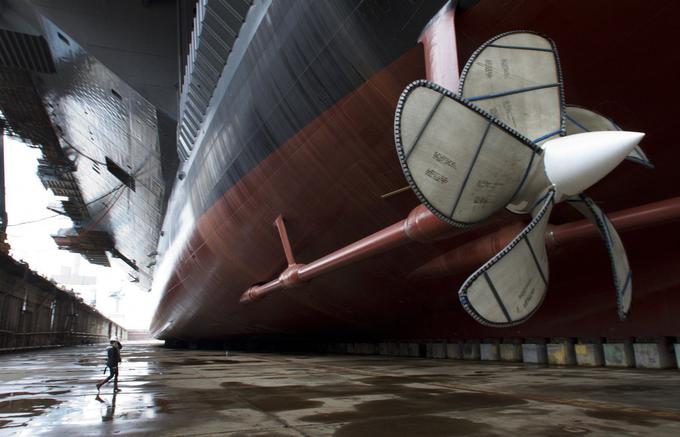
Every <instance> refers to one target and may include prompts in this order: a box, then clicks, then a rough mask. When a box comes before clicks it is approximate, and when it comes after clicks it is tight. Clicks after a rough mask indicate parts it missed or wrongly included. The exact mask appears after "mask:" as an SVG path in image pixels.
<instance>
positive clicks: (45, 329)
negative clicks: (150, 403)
mask: <svg viewBox="0 0 680 437" xmlns="http://www.w3.org/2000/svg"><path fill="white" fill-rule="evenodd" d="M111 335H117V336H118V337H119V338H120V339H121V340H125V339H127V332H126V330H125V329H123V328H122V327H121V326H119V325H117V324H116V323H114V322H112V321H111V320H109V319H107V318H106V317H105V316H103V315H102V314H101V313H100V312H98V311H97V310H96V309H94V308H92V307H91V306H89V305H87V304H86V303H85V302H83V301H82V300H81V299H80V298H79V297H77V296H76V295H75V294H73V293H72V292H70V291H66V290H62V289H60V288H58V287H57V286H56V285H54V284H53V283H52V282H50V281H48V280H47V279H45V278H44V277H42V276H40V275H38V274H37V273H36V272H34V271H32V270H30V268H29V267H28V265H27V264H23V263H20V262H17V261H15V260H14V259H12V258H11V257H9V256H7V255H4V254H0V352H6V351H13V350H22V349H31V348H39V347H49V346H63V345H77V344H87V343H99V342H105V341H107V340H108V338H109V336H111Z"/></svg>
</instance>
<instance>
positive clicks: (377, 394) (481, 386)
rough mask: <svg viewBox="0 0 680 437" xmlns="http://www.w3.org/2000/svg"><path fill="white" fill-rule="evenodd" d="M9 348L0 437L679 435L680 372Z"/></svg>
mask: <svg viewBox="0 0 680 437" xmlns="http://www.w3.org/2000/svg"><path fill="white" fill-rule="evenodd" d="M123 356H124V359H123V363H122V367H121V379H120V388H121V389H122V391H121V392H120V393H118V394H117V396H115V397H114V396H113V394H112V387H111V386H107V387H105V388H104V389H103V390H102V394H101V396H100V398H99V399H97V398H95V396H96V389H95V386H94V384H95V382H96V381H97V380H98V379H100V378H101V376H102V370H103V366H102V364H101V363H102V361H103V360H102V357H103V347H102V346H80V347H69V348H62V349H54V350H49V351H39V352H30V353H29V352H27V353H21V354H6V355H0V435H3V436H4V435H31V436H33V435H59V436H65V435H66V436H81V435H94V436H99V435H143V434H150V435H155V436H159V435H182V436H193V435H211V434H218V435H248V436H299V435H306V436H326V435H329V436H330V435H337V436H395V435H404V436H445V435H451V436H458V435H470V436H476V435H479V436H495V435H498V436H503V435H513V434H515V435H535V436H543V435H550V436H558V435H578V434H581V435H591V436H594V435H595V436H596V435H655V436H659V435H668V436H677V435H680V373H678V371H677V370H663V371H654V370H633V369H630V370H615V369H603V368H601V369H583V368H555V367H531V366H528V365H523V364H500V363H488V362H483V363H482V362H470V361H453V360H443V359H440V360H437V359H417V358H395V357H382V356H347V355H344V356H343V355H281V354H255V353H238V352H231V353H229V355H228V356H227V355H226V354H225V352H224V351H198V350H186V349H184V350H172V349H167V348H164V347H160V346H158V345H152V344H148V343H146V344H128V345H126V346H125V347H124V349H123Z"/></svg>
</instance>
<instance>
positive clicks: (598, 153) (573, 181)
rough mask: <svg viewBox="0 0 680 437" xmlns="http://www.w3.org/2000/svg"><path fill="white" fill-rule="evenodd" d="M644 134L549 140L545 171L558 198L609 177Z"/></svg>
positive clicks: (595, 134)
mask: <svg viewBox="0 0 680 437" xmlns="http://www.w3.org/2000/svg"><path fill="white" fill-rule="evenodd" d="M644 136H645V134H643V133H640V132H626V131H606V132H586V133H582V134H575V135H569V136H566V137H560V138H557V139H554V140H551V141H548V142H547V143H545V145H544V150H545V151H544V153H545V158H544V159H545V171H546V174H547V175H548V179H550V182H552V183H553V184H554V185H555V188H556V190H557V200H558V201H559V200H560V199H562V198H564V197H565V196H575V195H577V194H579V193H581V192H583V191H584V190H586V189H587V188H589V187H590V186H592V185H594V184H595V183H596V182H597V181H599V180H600V179H602V178H603V177H605V176H606V175H607V174H608V173H609V172H610V171H612V170H614V169H615V168H616V166H617V165H619V164H620V163H621V161H623V160H624V159H625V158H626V156H628V154H629V153H630V152H631V150H633V149H634V148H635V146H637V145H638V143H639V142H640V140H642V138H643V137H644Z"/></svg>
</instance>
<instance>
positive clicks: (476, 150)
mask: <svg viewBox="0 0 680 437" xmlns="http://www.w3.org/2000/svg"><path fill="white" fill-rule="evenodd" d="M394 130H395V143H396V147H397V154H398V156H399V161H400V162H401V166H402V168H403V170H404V174H405V176H406V179H407V181H408V183H409V185H410V186H411V188H412V189H413V191H414V192H415V193H416V195H417V196H418V198H419V199H420V201H421V202H422V203H423V204H425V205H426V206H427V207H428V208H429V209H430V210H431V211H432V212H433V213H434V214H436V215H437V216H438V217H439V218H441V219H442V220H444V221H446V222H448V223H451V224H454V225H457V226H466V225H470V224H473V223H477V222H479V221H482V220H484V219H486V218H487V217H489V216H490V215H492V214H493V213H494V212H496V211H498V210H499V209H501V208H504V207H505V206H506V205H507V204H508V202H509V201H510V200H511V199H512V198H513V197H514V195H515V194H516V193H517V191H518V190H519V188H520V187H521V185H522V183H523V182H524V180H525V178H526V175H527V173H528V169H529V168H531V165H532V162H533V161H534V158H535V157H536V156H537V150H538V149H537V148H536V146H535V145H533V144H532V143H531V142H530V141H529V140H528V139H526V138H524V137H522V136H521V135H519V134H517V133H516V132H514V131H512V130H511V129H509V128H508V127H507V126H505V125H503V124H502V123H500V122H498V121H497V120H495V119H493V117H491V116H490V115H489V114H486V113H485V112H484V111H482V110H480V109H479V108H477V107H476V106H475V105H472V104H470V103H468V102H466V101H464V100H462V99H461V98H459V97H458V96H456V95H454V94H453V93H451V92H450V91H448V90H445V89H443V88H441V87H440V86H438V85H436V84H433V83H431V82H428V81H416V82H414V83H412V84H410V85H409V86H408V87H406V89H405V90H404V92H403V93H402V95H401V97H400V99H399V103H398V105H397V111H396V114H395V126H394Z"/></svg>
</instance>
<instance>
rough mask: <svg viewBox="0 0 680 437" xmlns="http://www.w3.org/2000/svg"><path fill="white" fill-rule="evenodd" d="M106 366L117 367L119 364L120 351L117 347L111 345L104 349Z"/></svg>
mask: <svg viewBox="0 0 680 437" xmlns="http://www.w3.org/2000/svg"><path fill="white" fill-rule="evenodd" d="M106 356H107V358H106V365H107V366H109V367H118V363H120V362H121V359H120V351H119V350H118V348H117V347H115V346H113V345H111V346H109V347H107V348H106Z"/></svg>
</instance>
